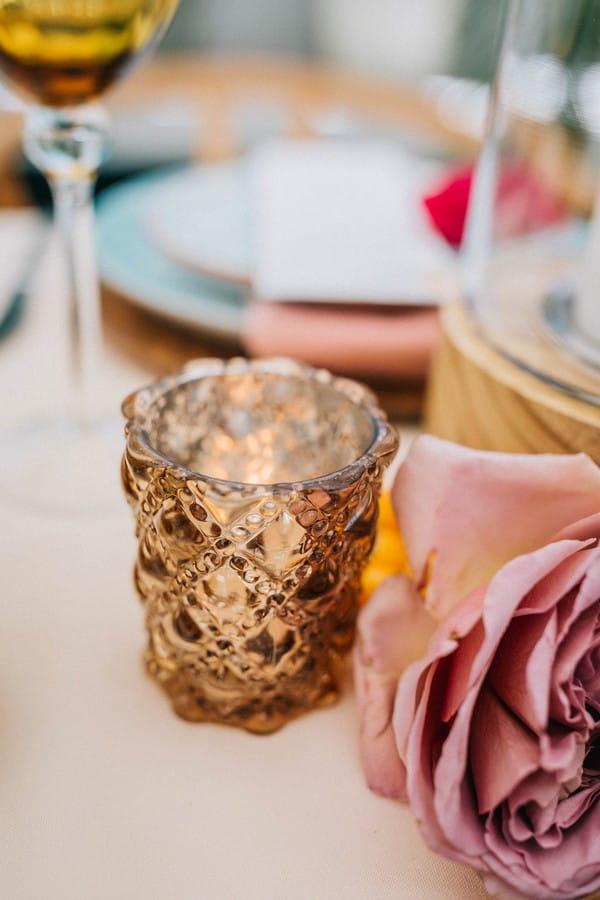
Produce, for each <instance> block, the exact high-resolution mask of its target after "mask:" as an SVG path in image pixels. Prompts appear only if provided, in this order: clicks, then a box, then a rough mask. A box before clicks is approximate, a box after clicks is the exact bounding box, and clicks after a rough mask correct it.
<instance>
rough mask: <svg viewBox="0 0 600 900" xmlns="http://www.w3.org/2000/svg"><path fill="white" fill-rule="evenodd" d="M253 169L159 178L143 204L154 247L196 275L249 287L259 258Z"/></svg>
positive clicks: (236, 166) (245, 165) (223, 167)
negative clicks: (255, 226) (253, 196)
mask: <svg viewBox="0 0 600 900" xmlns="http://www.w3.org/2000/svg"><path fill="white" fill-rule="evenodd" d="M249 168H250V163H249V162H247V161H244V160H242V161H239V162H234V163H222V164H212V165H204V166H196V167H192V168H186V169H182V170H180V171H177V172H172V173H170V174H168V175H166V176H164V177H163V178H159V179H156V181H155V182H154V184H152V185H149V186H148V190H147V192H146V195H145V198H144V203H143V215H144V223H145V227H146V229H147V233H148V236H149V238H150V240H151V241H152V243H154V244H155V245H156V246H157V247H158V248H159V249H160V250H162V251H163V252H164V253H165V254H166V255H167V256H168V257H170V258H171V259H173V260H174V261H175V262H177V263H179V264H180V265H182V266H186V267H188V268H190V269H192V270H193V271H196V272H200V273H201V274H205V275H209V276H211V277H213V278H218V279H221V280H223V281H230V282H232V283H233V284H239V285H243V286H245V287H249V286H250V284H251V281H252V276H253V272H254V260H255V257H256V251H255V247H254V241H253V233H254V230H253V219H254V214H253V208H252V201H251V178H250V173H249Z"/></svg>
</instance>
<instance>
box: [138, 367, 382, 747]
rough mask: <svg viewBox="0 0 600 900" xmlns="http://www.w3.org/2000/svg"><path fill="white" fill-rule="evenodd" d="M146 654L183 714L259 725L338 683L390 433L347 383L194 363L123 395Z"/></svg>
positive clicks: (365, 397) (331, 694) (315, 374)
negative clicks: (171, 375)
mask: <svg viewBox="0 0 600 900" xmlns="http://www.w3.org/2000/svg"><path fill="white" fill-rule="evenodd" d="M123 412H124V414H125V417H126V418H127V429H126V431H127V445H126V450H125V455H124V457H123V466H122V479H123V486H124V489H125V493H126V495H127V499H128V500H129V503H130V505H131V507H132V509H133V511H134V514H135V517H136V535H137V537H138V541H139V552H138V557H137V562H136V566H135V583H136V587H137V589H138V592H139V594H140V598H141V599H142V600H143V602H144V608H145V613H146V627H147V631H148V646H147V651H146V665H147V668H148V671H149V672H150V674H151V675H152V676H153V677H154V678H156V680H157V681H158V682H159V684H160V685H161V686H162V687H163V688H164V690H165V691H166V692H167V694H168V696H169V697H170V698H171V701H172V703H173V707H174V709H175V711H176V712H177V713H178V714H179V715H181V716H182V717H183V718H185V719H190V720H192V721H212V722H222V723H226V724H231V725H238V726H240V727H242V728H246V729H248V730H250V731H256V732H268V731H273V730H274V729H275V728H278V727H279V726H280V725H282V724H283V723H284V722H286V721H288V720H289V719H291V718H293V717H294V716H297V715H299V714H300V713H302V712H304V711H306V710H308V709H311V708H312V707H314V706H320V705H323V704H326V703H331V702H332V701H333V700H334V699H335V698H336V697H337V694H338V690H339V681H340V674H341V668H342V664H343V658H344V655H345V653H346V652H347V651H348V650H349V649H350V647H351V645H352V641H353V637H354V624H355V619H356V613H357V606H358V596H359V591H360V576H361V572H362V569H363V567H364V565H365V563H366V561H367V558H368V556H369V553H370V552H371V549H372V546H373V541H374V538H375V526H376V523H377V501H378V496H379V491H380V487H381V476H382V473H383V470H384V468H385V466H386V465H387V464H388V463H389V462H390V461H391V460H392V458H393V456H394V454H395V452H396V449H397V447H398V437H397V435H396V433H395V431H394V430H393V429H392V428H391V427H390V425H389V424H388V422H387V419H386V417H385V414H384V413H383V412H382V411H381V410H380V409H379V408H378V406H377V404H376V402H375V398H374V397H373V395H372V394H371V393H370V392H369V391H368V390H367V389H366V388H364V387H362V386H361V385H359V384H357V383H356V382H354V381H350V380H349V379H344V378H335V377H334V376H332V375H330V374H329V373H328V372H326V371H323V370H315V369H312V368H310V367H309V366H305V365H301V364H299V363H293V362H292V361H290V360H259V361H255V362H246V361H244V360H230V361H229V362H223V361H222V360H204V361H199V362H196V363H191V364H190V365H188V366H187V367H186V369H185V370H184V371H183V372H182V373H181V374H180V375H177V376H173V377H171V378H167V379H164V380H162V381H159V382H157V383H156V384H153V385H150V386H149V387H147V388H143V389H142V390H140V391H138V392H137V393H135V394H133V395H132V396H130V397H129V398H128V399H127V400H126V401H125V403H124V405H123Z"/></svg>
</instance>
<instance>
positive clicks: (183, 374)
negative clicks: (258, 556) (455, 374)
mask: <svg viewBox="0 0 600 900" xmlns="http://www.w3.org/2000/svg"><path fill="white" fill-rule="evenodd" d="M247 372H251V373H255V372H257V373H264V374H276V375H293V376H297V377H302V378H310V379H312V380H314V381H319V382H321V383H322V384H327V385H329V386H331V387H332V388H333V390H335V391H338V392H340V393H341V394H343V395H345V396H346V397H347V398H348V399H349V400H351V401H352V402H353V403H354V404H356V405H357V406H362V407H363V408H364V409H365V411H366V412H367V414H368V415H369V417H370V418H371V421H372V422H373V438H372V440H371V442H370V444H369V445H368V446H367V447H366V448H365V450H364V451H363V452H362V453H361V454H360V456H358V457H357V458H356V459H355V460H353V461H352V462H350V463H348V464H347V465H345V466H342V468H340V469H336V470H335V471H333V472H327V473H324V474H323V475H317V476H315V477H313V478H306V479H299V480H297V481H276V482H268V483H255V482H248V481H235V480H232V479H226V478H217V477H214V476H212V475H208V474H206V473H203V472H199V471H197V470H196V469H188V468H187V467H186V466H184V465H182V464H181V463H178V462H176V461H175V460H173V459H171V458H170V457H168V456H165V455H164V454H163V453H161V452H160V450H158V449H157V448H156V447H155V446H154V445H153V444H152V443H151V441H150V437H149V434H148V432H147V430H146V427H145V426H146V420H147V416H148V413H149V412H150V411H151V409H152V408H153V407H154V405H155V404H156V403H157V402H158V400H159V399H160V398H161V397H162V396H164V395H165V394H168V393H170V392H171V391H173V390H174V389H175V388H178V387H182V386H184V385H186V384H189V383H190V382H193V381H199V380H201V379H203V378H207V377H214V376H219V375H243V374H245V373H247ZM121 411H122V413H123V416H124V417H125V419H126V420H127V421H126V425H125V435H126V443H127V447H128V449H129V450H130V451H132V452H133V453H134V454H136V455H138V456H139V453H140V451H142V453H143V455H144V462H145V463H146V464H147V465H151V466H156V467H157V468H167V469H169V471H170V472H172V473H175V474H177V475H178V476H179V477H181V478H182V479H183V480H190V479H192V480H194V481H202V482H205V483H206V482H209V483H210V484H215V485H223V487H225V486H226V487H228V488H230V489H234V490H238V491H243V492H244V493H245V494H251V493H257V494H258V493H263V492H265V491H268V492H273V491H275V490H277V491H286V490H287V491H292V490H298V489H299V488H301V489H302V490H306V489H312V488H314V489H318V488H321V489H323V488H324V487H325V485H329V486H330V488H331V487H332V486H333V485H332V482H333V483H334V486H335V488H336V489H340V488H344V487H345V486H347V485H348V486H349V485H351V484H353V483H354V482H355V481H356V479H357V477H358V475H359V474H360V473H361V472H362V471H364V470H365V469H366V468H368V467H369V466H370V465H372V464H373V463H382V462H383V463H384V464H385V461H386V458H389V461H391V457H392V456H393V455H394V454H395V453H396V451H397V450H398V446H399V436H398V433H397V431H396V429H395V428H394V427H393V426H392V425H391V424H390V422H389V420H388V417H387V415H386V413H385V412H384V410H383V409H382V408H381V407H380V406H379V403H378V401H377V398H376V397H375V394H374V393H373V392H372V391H371V390H370V389H369V388H368V387H366V385H364V384H362V383H360V382H358V381H355V380H353V379H352V378H347V377H345V376H342V375H334V374H333V373H332V372H330V371H328V370H327V369H322V368H315V367H313V366H310V365H308V364H307V363H302V362H298V361H297V360H293V359H288V358H287V357H272V358H271V357H269V358H261V359H251V360H248V359H245V358H243V357H233V358H231V359H220V358H206V359H195V360H190V361H189V362H188V363H186V364H185V365H184V366H183V367H182V368H181V370H180V371H179V372H177V373H175V374H173V375H166V376H165V377H163V378H160V379H158V380H157V381H154V382H152V383H151V384H148V385H145V386H144V387H141V388H139V389H138V390H137V391H133V392H132V393H131V394H129V395H128V396H127V397H126V398H125V399H124V401H123V403H122V405H121Z"/></svg>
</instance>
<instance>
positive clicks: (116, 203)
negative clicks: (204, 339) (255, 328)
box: [97, 170, 246, 340]
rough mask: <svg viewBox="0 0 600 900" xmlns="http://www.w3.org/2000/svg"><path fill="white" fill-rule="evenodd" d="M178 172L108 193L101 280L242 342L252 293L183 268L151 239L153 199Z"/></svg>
mask: <svg viewBox="0 0 600 900" xmlns="http://www.w3.org/2000/svg"><path fill="white" fill-rule="evenodd" d="M185 171H187V170H185ZM172 174H173V173H172V172H170V173H168V174H165V173H164V172H159V173H152V174H150V175H142V176H139V177H137V178H134V179H131V180H129V181H125V182H121V183H120V184H117V185H115V186H114V187H111V188H108V189H106V190H105V191H103V192H102V194H101V195H100V198H99V201H98V216H97V239H98V257H99V266H100V276H101V278H102V280H103V281H104V282H105V283H106V284H107V285H108V286H109V287H111V288H113V289H114V290H116V291H117V292H118V293H120V294H122V295H124V296H126V297H127V298H128V299H130V300H131V301H132V302H134V303H136V304H138V305H139V306H141V307H143V308H145V309H148V310H150V311H151V312H154V313H158V314H160V315H162V316H165V317H166V318H168V319H171V320H173V321H176V322H179V323H182V324H184V325H186V326H188V327H191V328H194V329H196V330H198V331H202V332H203V333H205V334H211V335H214V336H215V337H219V338H225V339H227V340H235V339H239V337H240V335H241V331H242V320H243V314H244V305H245V300H246V291H245V290H244V289H243V288H241V287H240V286H239V285H235V284H228V283H225V282H223V281H215V280H214V279H210V278H207V277H203V276H202V275H200V274H198V273H196V272H193V271H191V270H190V269H188V268H184V267H181V266H179V265H177V263H175V262H174V261H173V260H171V259H169V258H168V257H167V256H165V255H164V254H163V253H161V252H160V251H159V250H158V249H157V248H156V246H155V245H154V244H153V243H152V242H151V241H150V240H149V238H148V234H147V224H146V208H147V198H148V195H149V193H151V192H152V190H153V189H154V187H155V186H157V185H162V184H164V182H165V179H168V178H169V177H171V175H172Z"/></svg>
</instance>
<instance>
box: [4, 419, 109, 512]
mask: <svg viewBox="0 0 600 900" xmlns="http://www.w3.org/2000/svg"><path fill="white" fill-rule="evenodd" d="M122 435H123V429H122V425H121V422H120V421H119V420H118V419H117V418H112V417H111V418H108V417H107V418H106V419H102V420H95V421H93V422H91V423H81V422H78V421H77V420H75V419H68V418H63V419H59V420H54V419H53V420H40V421H38V422H36V423H33V424H31V425H29V426H27V427H22V428H21V429H20V430H19V431H16V432H13V433H11V434H6V433H5V434H4V435H3V436H2V438H0V501H5V502H10V503H12V505H14V506H16V507H19V508H21V509H22V510H23V511H25V512H35V513H41V514H47V515H58V516H73V517H97V516H104V515H110V514H111V513H114V512H117V511H118V510H121V509H123V499H122V497H121V496H120V492H119V489H118V485H119V464H120V455H121V449H122Z"/></svg>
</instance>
